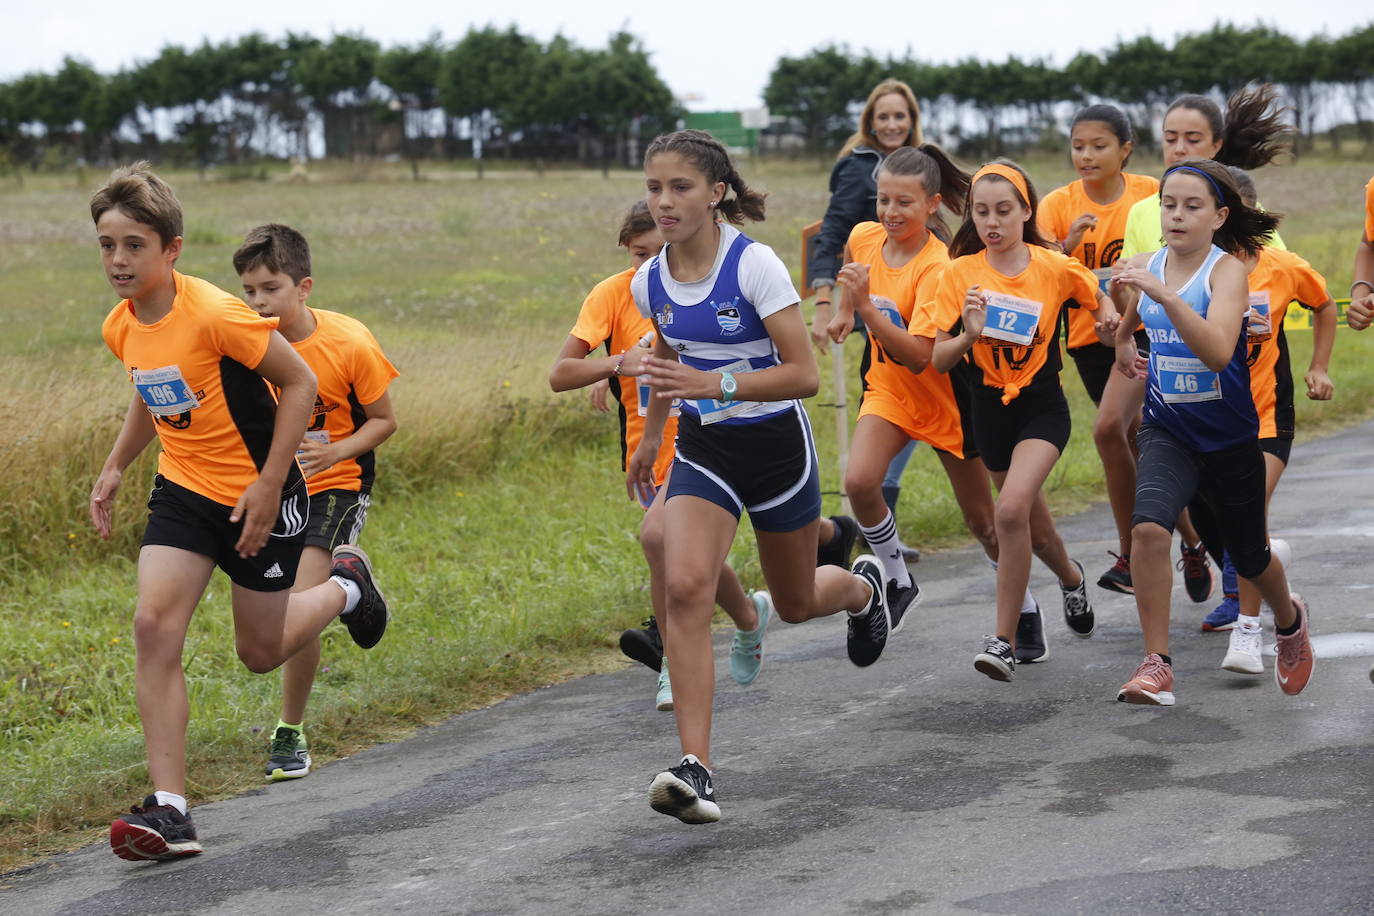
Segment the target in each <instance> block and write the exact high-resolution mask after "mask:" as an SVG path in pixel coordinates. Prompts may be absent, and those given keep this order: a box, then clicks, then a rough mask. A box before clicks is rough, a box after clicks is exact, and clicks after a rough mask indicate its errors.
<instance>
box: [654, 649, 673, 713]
mask: <svg viewBox="0 0 1374 916" xmlns="http://www.w3.org/2000/svg"><path fill="white" fill-rule="evenodd" d="M654 709H657V710H658V711H659V712H672V711H673V682H672V681H670V680H668V659H667V658H664V659H663V667H662V668H661V669H660V670H659V672H658V692H657V693H655V694H654Z"/></svg>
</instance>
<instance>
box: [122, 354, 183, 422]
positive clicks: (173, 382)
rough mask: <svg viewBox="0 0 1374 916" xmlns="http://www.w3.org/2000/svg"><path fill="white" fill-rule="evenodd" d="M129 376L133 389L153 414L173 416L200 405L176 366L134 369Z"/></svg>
mask: <svg viewBox="0 0 1374 916" xmlns="http://www.w3.org/2000/svg"><path fill="white" fill-rule="evenodd" d="M130 376H131V377H132V379H133V383H134V390H135V391H137V392H138V396H139V397H141V398H142V399H143V403H144V404H147V405H148V410H149V412H150V413H152V414H153V415H155V416H159V417H174V416H176V415H177V414H181V413H185V412H186V411H188V410H194V409H195V408H196V407H198V406H199V405H200V402H199V401H197V400H196V395H195V392H194V391H192V390H191V386H190V385H187V384H186V379H184V378H182V377H181V369H180V368H178V367H176V366H163V367H162V368H161V369H134V370H133V371H132V372H131V373H130Z"/></svg>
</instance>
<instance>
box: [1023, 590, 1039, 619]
mask: <svg viewBox="0 0 1374 916" xmlns="http://www.w3.org/2000/svg"><path fill="white" fill-rule="evenodd" d="M1021 613H1022V614H1039V613H1040V605H1038V604H1036V603H1035V596H1034V595H1032V594H1031V590H1030V589H1029V588H1027V589H1026V595H1025V597H1023V598H1022V599H1021Z"/></svg>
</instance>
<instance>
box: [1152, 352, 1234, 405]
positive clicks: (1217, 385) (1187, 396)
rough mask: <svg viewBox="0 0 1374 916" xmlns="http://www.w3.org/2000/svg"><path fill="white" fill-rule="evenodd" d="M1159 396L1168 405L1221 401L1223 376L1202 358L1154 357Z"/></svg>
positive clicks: (1153, 355)
mask: <svg viewBox="0 0 1374 916" xmlns="http://www.w3.org/2000/svg"><path fill="white" fill-rule="evenodd" d="M1150 359H1152V360H1153V361H1154V364H1155V378H1156V379H1157V380H1158V381H1159V394H1160V397H1162V398H1163V399H1164V403H1166V404H1194V403H1197V402H1198V401H1220V400H1221V376H1220V375H1218V374H1217V373H1215V372H1213V371H1212V370H1211V369H1208V368H1207V364H1206V363H1204V362H1203V361H1202V360H1200V359H1194V358H1192V357H1187V356H1159V355H1157V354H1151V355H1150Z"/></svg>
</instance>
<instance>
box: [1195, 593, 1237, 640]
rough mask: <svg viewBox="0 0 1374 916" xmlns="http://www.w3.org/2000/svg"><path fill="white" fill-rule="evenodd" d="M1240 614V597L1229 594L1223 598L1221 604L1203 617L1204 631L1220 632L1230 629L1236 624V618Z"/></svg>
mask: <svg viewBox="0 0 1374 916" xmlns="http://www.w3.org/2000/svg"><path fill="white" fill-rule="evenodd" d="M1239 616H1240V598H1238V597H1236V596H1235V595H1227V596H1226V597H1224V598H1222V599H1221V604H1218V605H1217V606H1216V607H1214V608H1212V612H1211V613H1210V614H1208V615H1207V616H1206V617H1204V618H1202V632H1204V633H1219V632H1221V631H1222V630H1229V629H1231V628H1232V627H1234V626H1235V625H1236V618H1237V617H1239Z"/></svg>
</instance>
